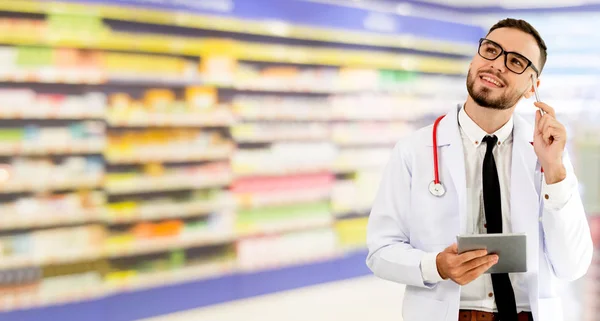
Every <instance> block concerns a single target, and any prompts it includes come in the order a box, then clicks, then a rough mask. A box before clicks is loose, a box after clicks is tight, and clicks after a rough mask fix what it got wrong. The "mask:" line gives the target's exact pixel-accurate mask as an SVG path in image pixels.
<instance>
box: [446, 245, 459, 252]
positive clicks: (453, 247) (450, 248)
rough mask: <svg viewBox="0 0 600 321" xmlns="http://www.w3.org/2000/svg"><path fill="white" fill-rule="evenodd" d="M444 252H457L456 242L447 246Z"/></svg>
mask: <svg viewBox="0 0 600 321" xmlns="http://www.w3.org/2000/svg"><path fill="white" fill-rule="evenodd" d="M444 252H446V253H452V254H458V245H457V244H456V243H454V244H452V245H450V246H448V247H447V248H446V249H445V250H444Z"/></svg>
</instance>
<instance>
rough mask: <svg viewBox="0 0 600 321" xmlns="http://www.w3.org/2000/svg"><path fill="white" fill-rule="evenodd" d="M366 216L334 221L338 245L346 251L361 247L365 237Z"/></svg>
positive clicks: (363, 244)
mask: <svg viewBox="0 0 600 321" xmlns="http://www.w3.org/2000/svg"><path fill="white" fill-rule="evenodd" d="M367 222H368V218H367V217H358V218H352V219H345V220H341V221H337V222H336V223H335V230H336V232H337V237H338V247H339V248H340V249H345V250H346V251H353V250H356V249H361V248H363V247H364V246H365V240H366V239H367Z"/></svg>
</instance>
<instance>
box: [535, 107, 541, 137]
mask: <svg viewBox="0 0 600 321" xmlns="http://www.w3.org/2000/svg"><path fill="white" fill-rule="evenodd" d="M541 119H542V113H541V112H540V110H539V109H538V110H536V111H535V131H536V132H538V125H539V124H540V120H541Z"/></svg>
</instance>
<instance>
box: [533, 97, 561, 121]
mask: <svg viewBox="0 0 600 321" xmlns="http://www.w3.org/2000/svg"><path fill="white" fill-rule="evenodd" d="M533 104H534V105H535V106H536V107H538V108H541V109H542V110H543V111H544V112H546V113H547V114H549V115H550V116H552V117H556V112H555V111H554V108H552V107H550V105H548V104H546V103H543V102H541V101H536V102H534V103H533Z"/></svg>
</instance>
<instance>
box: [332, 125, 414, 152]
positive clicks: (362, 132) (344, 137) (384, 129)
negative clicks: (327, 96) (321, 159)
mask: <svg viewBox="0 0 600 321" xmlns="http://www.w3.org/2000/svg"><path fill="white" fill-rule="evenodd" d="M414 130H415V128H414V126H411V125H410V124H407V123H404V122H395V123H393V122H385V123H377V122H372V123H367V122H361V123H345V124H334V125H333V128H332V139H333V141H334V142H335V143H336V144H337V145H341V146H357V145H362V146H373V145H383V146H390V147H391V146H393V145H394V144H395V143H396V142H397V141H399V140H400V139H401V138H403V137H404V136H406V135H407V134H409V133H410V132H412V131H414Z"/></svg>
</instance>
